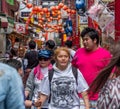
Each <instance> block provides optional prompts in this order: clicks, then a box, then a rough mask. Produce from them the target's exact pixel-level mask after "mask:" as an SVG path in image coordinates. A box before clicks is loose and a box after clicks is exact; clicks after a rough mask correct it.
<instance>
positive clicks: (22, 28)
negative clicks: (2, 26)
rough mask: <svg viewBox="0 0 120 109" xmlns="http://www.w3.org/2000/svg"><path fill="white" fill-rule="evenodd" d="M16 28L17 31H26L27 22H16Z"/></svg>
mask: <svg viewBox="0 0 120 109" xmlns="http://www.w3.org/2000/svg"><path fill="white" fill-rule="evenodd" d="M15 30H16V32H17V33H25V24H22V23H16V24H15Z"/></svg>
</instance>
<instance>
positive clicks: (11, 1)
mask: <svg viewBox="0 0 120 109" xmlns="http://www.w3.org/2000/svg"><path fill="white" fill-rule="evenodd" d="M6 2H7V3H8V4H10V5H14V0H6Z"/></svg>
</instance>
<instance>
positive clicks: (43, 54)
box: [38, 50, 51, 58]
mask: <svg viewBox="0 0 120 109" xmlns="http://www.w3.org/2000/svg"><path fill="white" fill-rule="evenodd" d="M41 57H45V58H51V52H50V51H49V50H40V51H39V52H38V58H41Z"/></svg>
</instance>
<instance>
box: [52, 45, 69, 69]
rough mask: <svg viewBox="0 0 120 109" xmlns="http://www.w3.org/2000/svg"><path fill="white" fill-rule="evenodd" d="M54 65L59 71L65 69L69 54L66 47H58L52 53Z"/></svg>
mask: <svg viewBox="0 0 120 109" xmlns="http://www.w3.org/2000/svg"><path fill="white" fill-rule="evenodd" d="M54 56H55V60H56V65H57V67H58V68H59V69H65V68H66V67H67V65H68V63H69V61H70V52H69V50H68V48H66V47H59V48H57V49H56V50H55V52H54Z"/></svg>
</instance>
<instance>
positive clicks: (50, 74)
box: [48, 66, 78, 103]
mask: <svg viewBox="0 0 120 109" xmlns="http://www.w3.org/2000/svg"><path fill="white" fill-rule="evenodd" d="M72 73H73V75H74V77H75V80H76V84H77V85H78V82H77V78H78V71H77V68H76V67H73V66H72ZM53 74H54V69H51V70H49V72H48V79H49V83H50V88H51V81H52V78H53ZM50 90H51V89H50ZM50 98H51V94H50V96H49V100H48V103H50Z"/></svg>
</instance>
